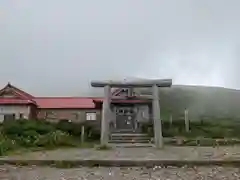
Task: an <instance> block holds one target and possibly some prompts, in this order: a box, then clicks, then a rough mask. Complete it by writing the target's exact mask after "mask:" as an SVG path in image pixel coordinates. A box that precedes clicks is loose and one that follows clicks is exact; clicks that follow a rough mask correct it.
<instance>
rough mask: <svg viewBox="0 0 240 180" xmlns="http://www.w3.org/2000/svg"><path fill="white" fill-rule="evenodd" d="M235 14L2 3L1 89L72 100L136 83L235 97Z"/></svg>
mask: <svg viewBox="0 0 240 180" xmlns="http://www.w3.org/2000/svg"><path fill="white" fill-rule="evenodd" d="M239 7H240V1H239V0H69V1H66V0H1V1H0V67H1V71H0V86H4V85H5V84H6V83H7V82H11V83H12V84H14V85H16V86H18V87H19V88H22V89H24V90H27V91H28V92H30V93H32V94H33V95H39V96H43V95H44V96H47V95H64V96H67V95H69V96H73V95H75V96H76V95H78V96H79V95H81V94H83V93H86V91H87V90H88V89H89V83H90V81H91V80H92V79H95V80H98V79H121V78H126V77H141V78H172V79H173V82H174V84H195V85H209V86H224V87H229V88H238V89H240V20H239V19H240V11H239ZM90 92H91V90H90V91H89V93H90Z"/></svg>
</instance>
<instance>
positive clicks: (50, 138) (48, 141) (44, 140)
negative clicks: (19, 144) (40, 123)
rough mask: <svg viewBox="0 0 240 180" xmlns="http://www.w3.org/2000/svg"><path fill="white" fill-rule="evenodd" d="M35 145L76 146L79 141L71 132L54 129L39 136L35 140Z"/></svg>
mask: <svg viewBox="0 0 240 180" xmlns="http://www.w3.org/2000/svg"><path fill="white" fill-rule="evenodd" d="M35 145H36V146H40V147H55V146H76V145H77V143H76V141H74V140H73V138H72V137H71V136H70V135H69V134H67V133H65V132H61V131H54V132H51V133H48V134H45V135H41V136H39V138H38V139H36V141H35Z"/></svg>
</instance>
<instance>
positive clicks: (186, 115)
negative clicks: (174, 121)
mask: <svg viewBox="0 0 240 180" xmlns="http://www.w3.org/2000/svg"><path fill="white" fill-rule="evenodd" d="M184 119H185V130H186V132H189V131H190V127H189V118H188V109H185V110H184Z"/></svg>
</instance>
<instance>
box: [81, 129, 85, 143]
mask: <svg viewBox="0 0 240 180" xmlns="http://www.w3.org/2000/svg"><path fill="white" fill-rule="evenodd" d="M84 141H85V127H84V125H82V126H81V143H82V144H83V143H84Z"/></svg>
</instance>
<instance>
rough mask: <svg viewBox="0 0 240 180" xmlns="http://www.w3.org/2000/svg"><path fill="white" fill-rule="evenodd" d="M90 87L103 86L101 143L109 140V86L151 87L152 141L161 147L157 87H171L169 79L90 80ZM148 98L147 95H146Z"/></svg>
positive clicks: (157, 146) (103, 143) (161, 137)
mask: <svg viewBox="0 0 240 180" xmlns="http://www.w3.org/2000/svg"><path fill="white" fill-rule="evenodd" d="M91 86H92V87H101V88H104V100H103V108H102V121H101V144H102V145H107V144H108V141H109V119H110V118H111V109H110V105H111V99H112V97H111V88H146V87H148V88H149V87H150V88H152V93H153V94H152V107H153V123H154V142H155V146H156V148H162V147H163V136H162V123H161V116H160V103H159V91H158V88H159V87H171V86H172V80H171V79H162V80H143V81H131V82H117V81H92V82H91ZM148 98H149V97H148Z"/></svg>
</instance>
